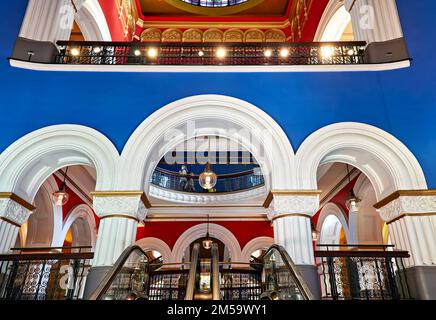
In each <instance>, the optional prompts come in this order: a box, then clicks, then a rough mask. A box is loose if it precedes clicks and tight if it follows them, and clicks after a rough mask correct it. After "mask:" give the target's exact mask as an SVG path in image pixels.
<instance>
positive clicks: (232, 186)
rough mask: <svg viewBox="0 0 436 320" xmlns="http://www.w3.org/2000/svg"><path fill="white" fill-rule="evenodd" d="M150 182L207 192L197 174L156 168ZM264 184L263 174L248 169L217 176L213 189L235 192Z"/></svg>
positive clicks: (184, 190) (159, 185)
mask: <svg viewBox="0 0 436 320" xmlns="http://www.w3.org/2000/svg"><path fill="white" fill-rule="evenodd" d="M151 183H152V184H153V185H155V186H157V187H160V188H164V189H168V190H174V191H181V192H195V193H208V190H204V189H203V188H201V187H200V183H199V179H198V176H197V175H194V176H189V175H186V176H184V175H179V174H176V173H173V172H170V171H167V170H161V169H156V170H155V171H154V172H153V175H152V177H151ZM264 184H265V180H264V177H263V175H261V174H258V173H257V172H255V171H253V170H250V171H247V172H243V173H241V174H238V175H236V174H235V175H221V176H218V180H217V183H216V185H215V187H214V189H215V192H217V193H222V192H236V191H243V190H249V189H253V188H257V187H261V186H263V185H264Z"/></svg>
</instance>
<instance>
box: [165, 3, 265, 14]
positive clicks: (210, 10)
mask: <svg viewBox="0 0 436 320" xmlns="http://www.w3.org/2000/svg"><path fill="white" fill-rule="evenodd" d="M264 1H265V0H250V1H247V2H243V3H240V4H237V5H232V6H228V7H205V6H196V5H192V4H190V3H187V2H183V1H180V0H165V2H167V3H168V4H170V5H172V6H174V7H176V8H177V9H180V10H183V11H186V12H189V13H194V14H200V15H205V16H226V15H230V14H235V13H239V12H242V11H245V10H248V9H251V8H253V7H255V6H257V5H259V4H261V3H262V2H264Z"/></svg>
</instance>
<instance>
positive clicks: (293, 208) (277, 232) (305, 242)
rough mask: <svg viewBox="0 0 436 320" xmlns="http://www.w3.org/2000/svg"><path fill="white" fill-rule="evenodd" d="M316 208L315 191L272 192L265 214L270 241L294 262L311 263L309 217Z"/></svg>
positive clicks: (311, 243)
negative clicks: (270, 226)
mask: <svg viewBox="0 0 436 320" xmlns="http://www.w3.org/2000/svg"><path fill="white" fill-rule="evenodd" d="M318 207H319V195H318V194H316V195H314V194H308V195H302V194H285V193H280V192H279V193H276V194H274V200H273V202H272V204H271V208H270V215H269V217H270V219H271V220H272V221H273V226H274V240H275V242H276V243H277V244H279V245H281V246H283V247H284V248H285V249H286V251H287V252H288V253H289V255H290V256H291V258H292V260H293V261H294V263H295V264H296V265H314V263H315V261H314V254H313V242H312V228H311V218H312V217H313V215H314V214H315V213H316V211H317V209H318Z"/></svg>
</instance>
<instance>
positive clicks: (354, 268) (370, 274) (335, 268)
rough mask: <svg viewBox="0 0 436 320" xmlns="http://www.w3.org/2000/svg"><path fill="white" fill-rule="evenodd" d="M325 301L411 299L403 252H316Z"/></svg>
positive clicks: (407, 255)
mask: <svg viewBox="0 0 436 320" xmlns="http://www.w3.org/2000/svg"><path fill="white" fill-rule="evenodd" d="M315 256H316V257H317V260H318V266H319V274H320V280H321V287H322V296H323V298H324V299H333V300H352V299H353V300H398V299H411V298H412V297H411V295H410V291H409V286H408V282H407V277H406V273H405V268H404V264H403V259H404V258H408V257H409V254H408V253H407V252H404V251H380V250H379V251H358V250H353V251H316V252H315Z"/></svg>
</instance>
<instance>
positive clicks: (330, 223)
mask: <svg viewBox="0 0 436 320" xmlns="http://www.w3.org/2000/svg"><path fill="white" fill-rule="evenodd" d="M332 217H334V219H332ZM338 222H339V223H340V225H341V227H342V228H344V232H345V237H346V238H347V241H349V239H351V234H350V229H349V227H348V221H347V218H346V214H345V212H344V210H343V209H342V208H341V207H340V206H338V205H337V204H335V203H332V202H330V203H327V204H326V205H325V206H324V207H323V208H322V210H321V212H320V214H319V218H318V222H317V224H316V230H318V231H320V237H319V240H318V243H319V244H333V242H332V241H331V240H332V239H333V238H334V239H335V241H336V240H339V233H340V231H341V230H340V228H339V229H338V228H337V223H338ZM334 244H339V242H338V243H334Z"/></svg>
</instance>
